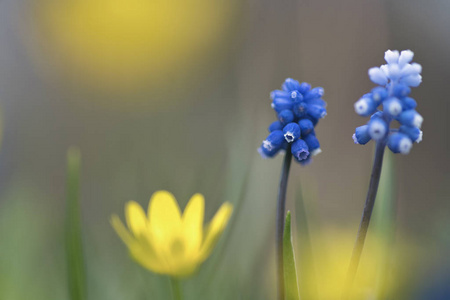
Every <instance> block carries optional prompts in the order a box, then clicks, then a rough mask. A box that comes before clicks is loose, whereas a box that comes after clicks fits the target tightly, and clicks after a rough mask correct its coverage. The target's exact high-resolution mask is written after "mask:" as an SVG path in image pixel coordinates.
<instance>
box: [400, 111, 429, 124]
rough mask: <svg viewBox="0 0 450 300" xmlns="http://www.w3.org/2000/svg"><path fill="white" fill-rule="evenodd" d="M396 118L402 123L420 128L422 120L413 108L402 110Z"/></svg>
mask: <svg viewBox="0 0 450 300" xmlns="http://www.w3.org/2000/svg"><path fill="white" fill-rule="evenodd" d="M397 119H398V121H399V122H400V123H401V124H402V125H406V126H412V127H417V128H420V127H421V126H422V122H423V118H422V116H421V115H419V114H418V113H417V112H416V111H415V110H413V109H411V110H407V111H404V112H402V113H401V114H400V115H399V116H398V118H397Z"/></svg>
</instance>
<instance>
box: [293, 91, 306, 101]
mask: <svg viewBox="0 0 450 300" xmlns="http://www.w3.org/2000/svg"><path fill="white" fill-rule="evenodd" d="M291 100H292V101H294V102H300V101H303V95H302V94H300V92H299V91H292V92H291Z"/></svg>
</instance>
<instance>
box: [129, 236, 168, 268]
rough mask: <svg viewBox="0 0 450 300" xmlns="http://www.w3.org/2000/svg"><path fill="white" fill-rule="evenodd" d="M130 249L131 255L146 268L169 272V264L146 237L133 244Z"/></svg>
mask: <svg viewBox="0 0 450 300" xmlns="http://www.w3.org/2000/svg"><path fill="white" fill-rule="evenodd" d="M129 250H130V254H131V257H133V259H134V260H135V261H136V262H138V263H139V264H140V265H141V266H143V267H144V268H147V269H149V270H150V271H153V272H155V273H162V274H166V273H167V270H168V268H167V265H166V264H165V262H164V261H162V260H161V258H160V257H159V256H158V254H157V253H156V252H155V249H154V247H153V246H152V245H151V244H149V243H148V242H147V241H146V240H145V239H144V238H142V239H140V240H139V241H138V242H135V243H133V244H131V245H130V246H129Z"/></svg>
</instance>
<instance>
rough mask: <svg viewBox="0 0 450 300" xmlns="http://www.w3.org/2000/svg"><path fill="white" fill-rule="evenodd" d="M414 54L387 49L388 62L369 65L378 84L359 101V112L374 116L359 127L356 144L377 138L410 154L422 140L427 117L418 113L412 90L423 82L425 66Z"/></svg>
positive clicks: (370, 74) (395, 150) (357, 106)
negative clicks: (393, 122)
mask: <svg viewBox="0 0 450 300" xmlns="http://www.w3.org/2000/svg"><path fill="white" fill-rule="evenodd" d="M413 58H414V53H413V52H412V51H411V50H403V51H401V52H399V51H397V50H387V51H386V52H385V53H384V59H385V61H386V64H384V65H381V66H380V67H374V68H370V69H369V71H368V74H369V78H370V80H371V81H372V82H373V83H375V84H376V85H378V86H377V87H375V88H373V89H372V91H371V92H370V93H368V94H365V95H364V96H363V97H361V99H359V100H358V101H357V102H356V103H355V111H356V113H357V114H359V115H360V116H364V117H368V116H371V119H370V120H369V122H368V123H367V124H366V125H364V126H366V127H364V126H360V127H358V128H356V129H355V134H354V135H353V137H352V138H353V141H354V142H355V144H361V145H364V144H366V143H368V142H369V141H370V140H372V139H373V140H376V141H377V142H378V141H379V142H382V143H383V144H385V145H387V146H388V147H389V149H391V150H392V152H394V153H403V154H406V153H408V152H409V150H410V149H411V145H412V143H413V142H420V141H421V139H422V132H421V131H420V128H421V126H422V122H423V118H422V116H421V115H420V114H419V113H417V111H416V107H417V102H416V101H415V100H414V99H413V98H411V97H410V93H411V88H412V87H417V86H419V85H420V83H421V82H422V76H421V75H420V73H421V72H422V66H421V65H420V64H417V63H414V62H412V60H413ZM380 106H382V109H381V110H380ZM392 121H397V122H398V123H400V126H399V127H400V128H395V126H394V127H391V123H392ZM408 141H409V142H408Z"/></svg>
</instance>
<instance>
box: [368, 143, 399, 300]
mask: <svg viewBox="0 0 450 300" xmlns="http://www.w3.org/2000/svg"><path fill="white" fill-rule="evenodd" d="M393 157H394V154H392V153H390V152H389V151H387V153H385V155H384V162H383V169H382V171H381V179H380V185H379V187H378V193H377V198H376V202H375V211H374V217H373V219H374V220H373V231H374V233H375V236H376V237H377V240H378V243H379V244H380V245H381V251H380V257H379V268H378V274H377V283H376V295H377V297H376V298H377V299H384V298H386V295H385V293H386V287H387V285H388V284H389V280H390V276H389V274H390V273H391V267H392V252H393V249H394V239H395V216H396V206H397V203H396V190H395V185H396V181H395V166H394V161H393Z"/></svg>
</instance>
